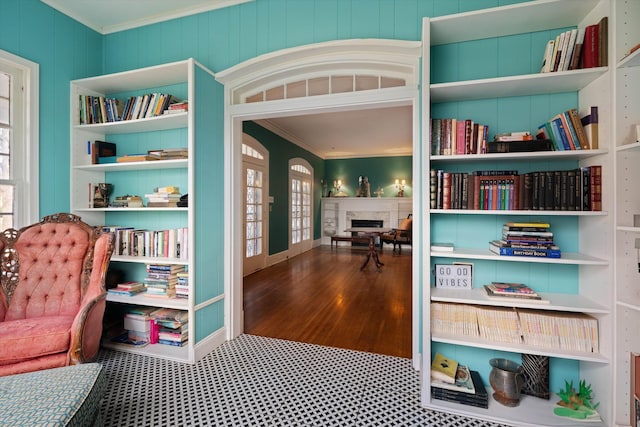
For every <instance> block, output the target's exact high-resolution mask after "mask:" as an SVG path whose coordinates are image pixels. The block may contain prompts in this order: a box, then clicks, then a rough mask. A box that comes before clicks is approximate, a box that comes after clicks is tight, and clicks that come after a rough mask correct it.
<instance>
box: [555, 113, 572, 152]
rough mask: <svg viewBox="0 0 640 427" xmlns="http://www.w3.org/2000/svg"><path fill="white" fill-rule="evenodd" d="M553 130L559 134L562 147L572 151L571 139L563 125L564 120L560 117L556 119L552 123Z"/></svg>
mask: <svg viewBox="0 0 640 427" xmlns="http://www.w3.org/2000/svg"><path fill="white" fill-rule="evenodd" d="M551 128H552V129H553V130H554V132H556V133H557V137H558V138H559V139H558V141H562V145H563V147H564V149H565V150H571V144H570V143H569V138H568V137H567V133H566V129H565V128H564V124H562V119H560V118H559V117H558V118H557V119H554V120H553V121H552V122H551Z"/></svg>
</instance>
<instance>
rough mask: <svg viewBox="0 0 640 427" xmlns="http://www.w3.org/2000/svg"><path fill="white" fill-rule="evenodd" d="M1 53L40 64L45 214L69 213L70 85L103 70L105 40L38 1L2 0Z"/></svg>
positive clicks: (0, 9) (41, 183)
mask: <svg viewBox="0 0 640 427" xmlns="http://www.w3.org/2000/svg"><path fill="white" fill-rule="evenodd" d="M0 16H2V25H0V49H2V50H5V51H7V52H10V53H12V54H14V55H18V56H21V57H23V58H25V59H28V60H30V61H33V62H35V63H37V64H39V65H40V82H39V83H40V111H39V114H40V166H39V174H40V201H39V203H40V216H44V215H48V214H51V213H56V212H63V211H65V212H66V211H68V210H69V206H70V197H69V188H70V183H69V175H70V174H69V124H70V118H69V93H70V92H69V91H70V89H69V88H70V86H69V82H70V81H71V80H74V79H78V78H82V77H89V76H94V75H98V74H101V73H102V70H103V66H102V65H103V58H104V56H103V48H102V47H103V42H104V38H103V37H102V36H101V35H100V34H98V33H96V32H95V31H93V30H90V29H88V28H87V27H85V26H84V25H81V24H79V23H78V22H76V21H74V20H73V19H71V18H69V17H67V16H66V15H63V14H61V13H58V12H57V11H55V10H53V9H51V8H50V7H49V6H47V5H45V4H44V3H42V2H40V1H38V0H0Z"/></svg>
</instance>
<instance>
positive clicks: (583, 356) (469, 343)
mask: <svg viewBox="0 0 640 427" xmlns="http://www.w3.org/2000/svg"><path fill="white" fill-rule="evenodd" d="M431 341H434V342H440V343H445V344H455V345H463V346H466V347H477V348H486V349H491V350H498V351H507V352H513V353H526V354H536V355H540V356H548V357H556V358H560V359H572V360H582V361H585V362H595V363H609V360H608V359H607V358H606V357H604V356H603V355H602V354H600V353H586V352H582V351H566V350H560V349H553V348H544V347H539V346H534V345H528V344H509V343H500V342H491V341H488V340H486V339H484V338H481V337H468V336H455V335H447V334H431Z"/></svg>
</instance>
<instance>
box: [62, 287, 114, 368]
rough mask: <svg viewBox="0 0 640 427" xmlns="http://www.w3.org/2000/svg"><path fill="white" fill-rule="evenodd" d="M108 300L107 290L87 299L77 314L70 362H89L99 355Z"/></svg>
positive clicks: (72, 332) (72, 327)
mask: <svg viewBox="0 0 640 427" xmlns="http://www.w3.org/2000/svg"><path fill="white" fill-rule="evenodd" d="M106 302H107V293H106V292H105V293H104V294H102V295H99V296H97V297H95V298H93V299H91V300H90V301H87V302H86V303H85V304H84V305H83V307H82V309H81V310H80V311H79V312H78V314H77V315H76V318H75V319H74V321H73V325H72V326H71V344H70V346H69V361H70V363H69V364H71V365H76V364H78V363H85V362H89V361H92V360H93V359H94V358H95V357H96V356H97V355H98V350H99V349H100V339H101V337H102V317H103V316H104V309H105V306H106Z"/></svg>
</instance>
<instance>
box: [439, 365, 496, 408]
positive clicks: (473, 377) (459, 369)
mask: <svg viewBox="0 0 640 427" xmlns="http://www.w3.org/2000/svg"><path fill="white" fill-rule="evenodd" d="M431 397H433V398H434V399H440V400H445V401H448V402H456V403H461V404H463V405H470V406H476V407H479V408H488V407H489V395H488V393H487V390H486V388H485V386H484V383H483V381H482V378H481V377H480V374H479V373H478V372H477V371H473V370H470V369H469V368H468V367H467V366H466V365H462V364H460V363H458V361H457V360H455V359H452V358H450V357H446V356H444V355H442V354H441V353H438V352H436V354H435V355H434V357H433V361H432V363H431Z"/></svg>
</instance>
